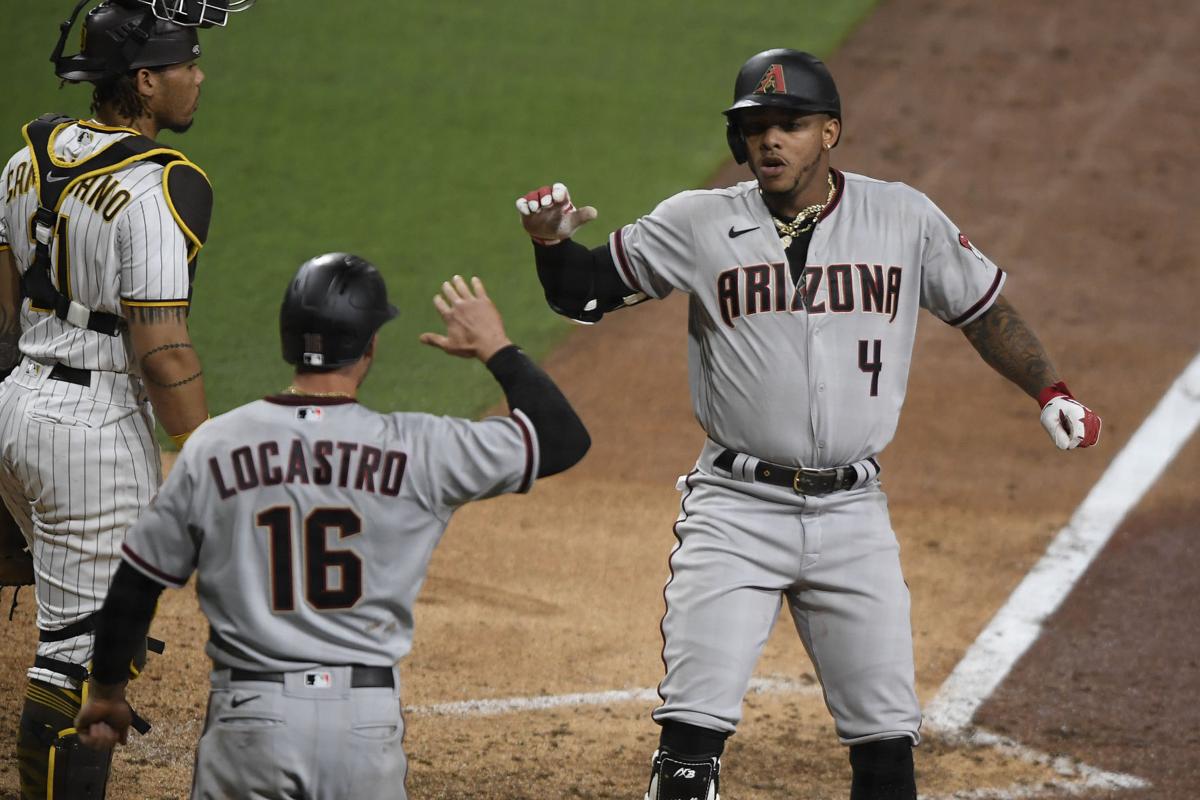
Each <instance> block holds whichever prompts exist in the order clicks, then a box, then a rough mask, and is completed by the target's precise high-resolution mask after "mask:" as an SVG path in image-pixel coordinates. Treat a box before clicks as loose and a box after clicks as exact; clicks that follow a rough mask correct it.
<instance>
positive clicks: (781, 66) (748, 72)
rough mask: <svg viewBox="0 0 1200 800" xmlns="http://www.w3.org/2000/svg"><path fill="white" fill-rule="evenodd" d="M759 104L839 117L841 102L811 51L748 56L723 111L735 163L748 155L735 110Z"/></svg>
mask: <svg viewBox="0 0 1200 800" xmlns="http://www.w3.org/2000/svg"><path fill="white" fill-rule="evenodd" d="M762 107H767V108H786V109H791V110H793V111H800V112H802V113H805V114H828V115H829V116H831V117H834V118H836V119H838V120H841V118H842V101H841V98H840V97H839V96H838V90H837V85H836V84H835V83H834V82H833V76H832V75H830V74H829V69H828V68H827V67H826V66H825V64H824V63H823V62H822V61H821V59H819V58H817V57H816V56H814V55H812V54H811V53H804V52H801V51H799V50H788V49H786V48H779V49H776V50H764V51H763V52H761V53H759V54H757V55H754V56H751V57H750V60H749V61H747V62H746V63H745V64H743V65H742V68H741V69H740V70H739V71H738V76H737V81H735V82H734V85H733V105H731V106H730V107H729V108H727V109H725V111H724V112H723V113H724V114H725V133H726V137H727V138H728V140H729V149H730V151H732V152H733V158H734V160H736V161H737V163H739V164H745V163H746V159H747V157H748V154H747V153H746V140H745V138H744V137H743V136H742V130H741V128H740V127H738V123H737V118H738V112H739V111H742V110H743V109H747V108H762Z"/></svg>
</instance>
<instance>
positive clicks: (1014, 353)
mask: <svg viewBox="0 0 1200 800" xmlns="http://www.w3.org/2000/svg"><path fill="white" fill-rule="evenodd" d="M962 331H963V333H964V334H965V335H966V337H967V339H968V340H969V341H970V342H971V345H972V346H973V347H974V348H975V350H976V351H977V352H978V353H979V355H980V356H982V357H983V360H984V361H986V362H987V363H988V365H989V366H991V368H992V369H994V370H996V372H999V373H1000V374H1001V375H1003V376H1004V377H1005V378H1008V379H1009V380H1010V381H1012V382H1013V383H1015V384H1016V385H1017V386H1019V387H1021V390H1022V391H1024V392H1025V394H1027V395H1029V396H1030V397H1032V398H1034V399H1037V396H1038V392H1040V391H1041V390H1042V389H1044V388H1045V387H1047V386H1051V385H1053V384H1055V383H1058V373H1057V372H1056V371H1055V369H1054V365H1053V364H1051V363H1050V356H1048V355H1046V350H1045V348H1044V347H1042V343H1041V342H1040V341H1038V337H1037V334H1035V333H1034V332H1033V329H1032V328H1030V327H1029V325H1028V324H1026V322H1025V320H1024V319H1022V318H1021V315H1020V314H1018V313H1017V310H1016V309H1015V308H1013V306H1012V303H1010V302H1008V300H1007V299H1005V297H1004V295H1001V296H1000V297H998V298H997V299H996V302H995V304H993V305H992V307H991V308H989V309H988V310H987V311H986V312H984V314H983V316H981V317H980V318H979V319H977V320H975V321H974V322H972V323H970V324H968V325H965V326H963V329H962Z"/></svg>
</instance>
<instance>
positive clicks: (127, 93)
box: [92, 71, 146, 119]
mask: <svg viewBox="0 0 1200 800" xmlns="http://www.w3.org/2000/svg"><path fill="white" fill-rule="evenodd" d="M136 76H137V72H136V71H134V72H124V73H121V74H120V75H113V76H109V77H105V78H101V79H100V80H98V81H96V86H95V88H94V89H92V113H93V114H98V113H99V112H100V109H101V107H103V106H111V107H112V108H113V109H114V110H115V111H116V112H117V113H118V114H120V115H121V116H122V117H124V118H126V119H137V118H138V117H140V116H142V113H143V112H144V111H145V110H146V104H145V101H143V100H142V96H141V95H140V94H138V90H137V84H136V83H135V82H134V79H135V78H136Z"/></svg>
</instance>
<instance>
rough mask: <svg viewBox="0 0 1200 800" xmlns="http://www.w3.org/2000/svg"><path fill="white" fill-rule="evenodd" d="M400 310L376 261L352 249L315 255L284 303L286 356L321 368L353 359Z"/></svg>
mask: <svg viewBox="0 0 1200 800" xmlns="http://www.w3.org/2000/svg"><path fill="white" fill-rule="evenodd" d="M397 313H399V312H397V310H396V307H395V306H393V305H392V304H391V303H389V302H388V299H387V286H385V285H384V282H383V276H382V275H380V274H379V270H377V269H376V268H375V266H374V265H373V264H371V262H369V261H367V260H366V259H363V258H359V257H358V256H355V255H351V254H349V253H326V254H325V255H322V256H317V257H316V258H310V259H309V260H308V261H305V262H304V263H303V264H301V265H300V269H298V270H297V271H296V275H295V277H293V278H292V282H291V283H290V284H288V288H287V292H286V293H285V294H284V296H283V305H282V306H280V308H279V337H280V339H281V341H282V344H283V360H284V361H286V362H287V363H289V364H294V365H296V366H298V367H303V368H305V369H309V370H318V371H319V370H329V369H337V368H338V367H344V366H347V365H349V364H353V363H354V362H355V361H357V360H358V359H360V358H361V357H362V355H363V353H365V352H366V351H367V347H368V346H369V345H370V344H371V338H372V337H373V336H374V335H375V331H377V330H379V327H380V326H381V325H383V323H385V322H387V321H388V320H390V319H393V318H394V317H395V316H396V314H397Z"/></svg>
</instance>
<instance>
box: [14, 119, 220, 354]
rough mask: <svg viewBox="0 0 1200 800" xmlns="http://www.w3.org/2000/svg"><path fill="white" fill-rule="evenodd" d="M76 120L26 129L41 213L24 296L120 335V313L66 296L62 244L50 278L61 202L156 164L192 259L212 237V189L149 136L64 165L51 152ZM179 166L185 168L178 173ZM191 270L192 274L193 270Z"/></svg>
mask: <svg viewBox="0 0 1200 800" xmlns="http://www.w3.org/2000/svg"><path fill="white" fill-rule="evenodd" d="M75 122H76V120H74V119H72V118H70V117H65V116H62V115H58V114H46V115H44V116H41V117H38V118H37V119H35V120H34V121H33V122H30V123H29V124H28V125H26V126H25V127H24V129H23V131H22V132H23V133H24V136H25V141H26V143H27V144H28V145H29V152H30V155H31V157H32V158H33V168H34V173H35V175H36V178H37V194H38V209H37V211H36V212H35V213H34V215H33V220H32V229H33V230H32V233H33V239H34V254H33V260H32V262H31V263H30V265H29V267H28V268H27V269H26V270H25V272H24V274H23V275H21V292H22V294H23V295H24V296H25V297H28V298H29V299H30V301H31V302H32V303H33V305H34V307H35V308H39V309H43V310H47V311H51V312H53V313H54V315H55V316H56V317H58V318H59V319H61V320H64V321H66V322H69V323H70V324H72V325H74V326H76V327H79V328H87V329H88V330H91V331H96V332H97V333H103V334H107V335H108V336H117V335H118V334H119V333H120V330H121V324H122V319H121V317H120V316H118V315H117V314H111V313H108V312H106V311H93V310H92V309H89V308H88V307H86V306H84V305H83V304H81V303H79V302H77V301H75V300H73V299H71V298H70V297H69V296H68V295H66V294H64V293H63V291H62V289H61V287H63V286H66V285H67V266H68V254H67V253H66V251H65V250H66V248H64V247H62V246H61V245H60V247H59V252H58V282H57V284H56V283H55V281H54V279H53V277H52V264H51V256H50V245H51V243H52V242H53V241H54V237H55V236H57V235H58V233H59V227H60V225H61V224H62V218H61V217H60V216H59V210H60V209H61V207H62V203H63V199H64V198H66V197H67V196H68V195H69V194H70V193H71V190H72V189H74V188H75V187H77V186H78V185H79V184H80V183H81V182H83V181H85V180H89V179H93V178H97V177H99V176H101V175H107V174H109V173H113V172H117V171H118V170H122V169H125V168H126V167H128V166H130V165H131V164H135V163H137V162H139V161H153V162H154V163H156V164H161V165H162V167H163V193H164V194H165V195H166V198H167V203H168V205H169V206H170V207H171V211H172V214H173V215H174V216H175V219H176V221H177V222H178V223H179V226H180V228H181V229H182V230H183V232H184V234H185V235H186V236H187V238H188V239H189V241H190V242H191V246H190V247H189V252H188V260H189V261H190V262H191V261H194V259H195V256H196V253H197V252H198V251H199V249H200V248H201V247H202V246H203V245H204V241H205V239H206V238H207V237H208V223H209V218H210V216H211V214H212V188H211V187H210V186H209V184H208V179H207V178H206V177H205V176H204V173H203V172H201V171H200V169H199V168H198V167H196V165H195V164H192V163H191V162H190V161H188V160H187V157H186V156H184V155H183V154H182V153H180V152H179V151H178V150H173V149H171V148H169V147H162V146H161V145H159V144H158V143H156V142H155V141H154V140H152V139H149V138H147V137H145V136H141V135H138V136H127V137H125V138H124V139H119V140H117V141H116V142H113V143H112V144H110V145H108V146H107V147H105V148H103V149H102V150H100V151H98V152H96V153H95V154H93V155H91V156H89V157H87V158H85V159H83V160H82V161H79V162H77V163H75V164H71V165H64V164H63V163H62V162H61V161H59V160H57V159H56V158H55V157H54V156H53V155H52V153H51V146H52V143H53V141H54V137H55V135H56V134H57V133H58V132H59V131H60V130H61V129H63V128H65V127H67V126H68V125H73V124H75ZM176 167H181V168H180V169H176ZM189 272H190V270H189Z"/></svg>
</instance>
